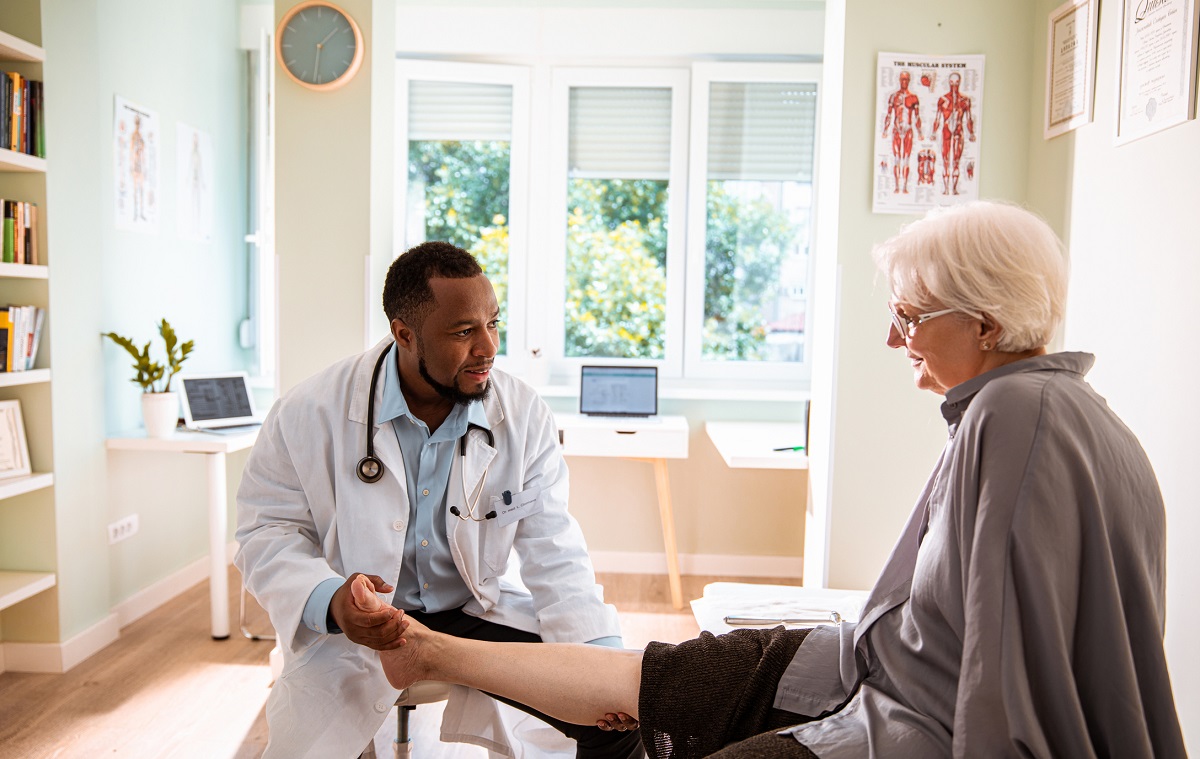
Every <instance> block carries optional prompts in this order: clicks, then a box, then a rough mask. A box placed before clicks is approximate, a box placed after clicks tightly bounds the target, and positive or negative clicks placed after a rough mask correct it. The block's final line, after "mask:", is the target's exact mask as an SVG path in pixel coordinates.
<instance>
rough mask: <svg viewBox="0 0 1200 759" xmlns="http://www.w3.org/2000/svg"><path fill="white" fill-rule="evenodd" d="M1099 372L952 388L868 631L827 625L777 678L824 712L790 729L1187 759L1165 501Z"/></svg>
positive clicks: (831, 748)
mask: <svg viewBox="0 0 1200 759" xmlns="http://www.w3.org/2000/svg"><path fill="white" fill-rule="evenodd" d="M1093 362H1094V358H1093V357H1092V356H1091V355H1089V354H1083V353H1060V354H1053V355H1049V356H1039V357H1034V358H1030V359H1025V360H1021V361H1017V362H1015V363H1012V364H1009V365H1007V366H1003V367H1001V368H999V369H995V370H993V371H990V372H987V373H986V374H982V375H980V376H978V377H975V378H974V379H971V380H969V381H967V382H964V383H963V384H961V385H958V386H957V387H954V388H952V389H951V390H950V391H948V392H947V393H946V400H945V403H943V404H942V415H943V416H944V417H945V418H946V421H947V423H948V424H949V432H950V438H949V440H948V441H947V443H946V448H945V450H944V451H943V452H942V455H941V458H940V459H939V460H938V463H937V466H936V467H935V468H934V471H933V474H932V476H931V477H930V478H929V481H928V483H927V484H926V486H925V489H924V491H923V492H922V494H921V497H920V498H919V499H918V501H917V504H916V507H915V509H914V510H913V513H912V516H911V517H910V518H909V520H908V524H907V525H906V526H905V528H904V532H903V533H902V534H901V536H900V540H899V542H898V543H897V544H896V547H895V548H894V549H893V550H892V554H891V556H890V557H889V558H888V561H887V563H886V564H885V565H884V569H883V572H882V574H881V575H880V577H879V580H878V582H877V583H876V585H875V588H874V589H873V590H872V591H871V594H870V597H869V598H868V600H867V603H866V606H865V608H864V610H863V616H862V619H861V621H860V622H859V623H858V624H857V625H856V626H855V625H851V624H847V623H843V624H842V625H840V626H838V627H821V628H817V630H816V631H814V632H813V633H812V634H810V635H809V636H808V637H807V638H806V639H805V641H804V644H803V645H802V646H801V647H800V649H799V651H798V652H797V653H796V656H795V658H794V659H793V661H792V663H791V664H790V665H789V667H788V670H787V672H786V673H785V675H784V677H783V678H782V680H781V681H780V685H779V690H778V692H777V694H776V701H775V706H776V707H777V708H780V709H785V710H787V711H791V712H796V713H799V714H805V715H808V716H814V717H816V716H820V715H823V714H828V715H829V716H826V717H824V718H823V719H820V720H818V721H815V722H811V723H808V724H805V725H801V726H798V727H796V728H792V729H791V730H789V731H788V732H790V733H792V734H793V735H794V736H795V737H796V738H797V739H798V740H799V741H800V742H801V743H803V744H804V745H805V746H807V747H808V748H809V749H811V750H812V751H813V752H814V753H815V754H817V755H818V756H820V757H821V759H842V757H847V758H849V757H853V758H854V759H859V758H860V757H887V758H888V759H895V758H896V757H935V756H951V755H953V756H956V757H972V758H974V757H993V756H995V757H1007V756H1033V757H1072V759H1080V758H1083V757H1103V756H1108V757H1123V758H1125V759H1129V758H1132V757H1160V758H1161V757H1184V756H1186V753H1185V751H1184V747H1183V737H1182V734H1181V733H1180V729H1179V721H1178V717H1177V715H1176V711H1175V704H1174V699H1173V697H1172V694H1171V683H1170V679H1169V677H1168V674H1167V663H1166V657H1165V654H1164V652H1163V645H1162V637H1163V625H1164V603H1163V598H1164V584H1165V583H1164V573H1165V554H1166V551H1165V543H1166V534H1165V533H1166V524H1165V516H1164V512H1163V502H1162V496H1161V494H1160V492H1159V488H1158V482H1157V480H1156V479H1155V476H1154V472H1153V470H1152V469H1151V467H1150V462H1149V461H1148V460H1147V458H1146V454H1145V452H1144V451H1143V450H1142V447H1141V445H1140V444H1139V443H1138V441H1137V439H1136V438H1135V437H1134V436H1133V433H1132V432H1130V431H1129V429H1128V428H1127V427H1125V425H1124V424H1122V422H1121V420H1120V419H1118V418H1117V416H1116V415H1115V414H1114V413H1113V412H1112V410H1111V409H1109V407H1108V405H1107V403H1106V402H1105V401H1104V399H1103V398H1101V397H1100V396H1099V395H1097V394H1096V393H1095V392H1094V391H1093V390H1092V388H1091V387H1090V386H1089V385H1088V384H1087V383H1086V382H1085V381H1084V379H1083V377H1084V374H1085V373H1086V372H1087V371H1088V370H1089V369H1090V368H1091V366H1092V364H1093ZM839 707H840V708H839ZM830 712H835V713H833V714H829V713H830Z"/></svg>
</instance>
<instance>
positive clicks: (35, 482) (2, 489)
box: [0, 472, 54, 500]
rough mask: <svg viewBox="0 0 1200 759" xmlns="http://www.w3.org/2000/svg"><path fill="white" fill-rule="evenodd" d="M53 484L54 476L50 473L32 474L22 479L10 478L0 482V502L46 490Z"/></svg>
mask: <svg viewBox="0 0 1200 759" xmlns="http://www.w3.org/2000/svg"><path fill="white" fill-rule="evenodd" d="M53 484H54V475H53V474H51V473H50V472H34V473H33V474H27V475H25V476H23V477H11V478H9V479H6V480H0V500H4V499H5V498H12V497H13V496H15V495H21V494H22V493H30V492H33V491H34V490H41V489H42V488H48V487H50V486H51V485H53Z"/></svg>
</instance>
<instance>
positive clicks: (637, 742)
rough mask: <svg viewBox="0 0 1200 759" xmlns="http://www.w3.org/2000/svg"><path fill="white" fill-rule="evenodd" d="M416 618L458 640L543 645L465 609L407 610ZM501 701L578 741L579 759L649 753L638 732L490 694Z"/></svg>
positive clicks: (631, 758) (635, 757) (635, 758)
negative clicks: (574, 720)
mask: <svg viewBox="0 0 1200 759" xmlns="http://www.w3.org/2000/svg"><path fill="white" fill-rule="evenodd" d="M405 614H408V615H409V616H411V617H412V618H413V619H415V620H417V621H419V622H420V623H422V624H423V625H425V626H426V627H428V628H429V629H431V630H436V631H437V632H440V633H445V634H447V635H453V636H454V637H456V638H468V639H471V640H486V641H492V642H503V643H541V642H542V639H541V637H539V636H537V635H534V634H533V633H528V632H525V631H524V630H516V629H514V628H511V627H505V626H504V625H498V624H496V623H494V622H487V621H484V620H482V619H478V618H477V617H472V616H470V615H469V614H465V613H464V612H463V611H462V610H461V609H451V610H449V611H439V612H435V613H433V614H427V613H425V612H420V611H406V612H405ZM488 695H489V696H491V697H492V698H494V699H496V700H497V701H503V702H504V703H506V704H508V705H510V706H513V707H515V708H517V709H520V710H521V711H523V712H525V713H526V714H532V715H533V716H534V717H537V718H538V719H540V720H542V721H543V722H545V723H546V724H548V725H550V726H551V727H553V728H554V729H555V730H557V731H559V732H560V733H562V734H563V735H565V736H567V737H568V738H571V739H573V740H575V742H576V744H577V748H576V751H575V756H576V757H578V759H641V757H645V755H646V753H645V751H644V750H643V749H642V739H641V736H640V733H639V732H638V731H636V730H634V731H631V732H624V733H622V732H617V731H615V730H613V731H611V732H609V731H605V730H601V729H600V728H598V727H596V726H594V725H573V724H571V723H570V722H563V721H561V720H557V719H554V718H553V717H549V716H547V715H545V714H542V713H541V712H539V711H537V710H536V709H532V708H530V707H528V706H525V705H524V704H519V703H517V702H515V701H510V700H508V699H507V698H501V697H500V696H496V695H493V694H491V693H489V694H488Z"/></svg>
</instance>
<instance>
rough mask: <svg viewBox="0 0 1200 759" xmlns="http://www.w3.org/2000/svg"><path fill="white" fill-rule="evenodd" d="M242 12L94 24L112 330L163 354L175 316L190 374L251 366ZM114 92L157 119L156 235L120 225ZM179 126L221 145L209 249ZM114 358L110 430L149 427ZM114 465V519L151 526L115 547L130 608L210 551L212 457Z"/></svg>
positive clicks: (120, 589) (108, 353)
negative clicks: (183, 228) (180, 151)
mask: <svg viewBox="0 0 1200 759" xmlns="http://www.w3.org/2000/svg"><path fill="white" fill-rule="evenodd" d="M240 5H241V3H239V2H237V0H219V1H218V2H213V1H212V0H187V2H172V3H147V2H144V0H102V1H101V3H100V7H101V9H102V12H101V13H100V14H99V16H100V18H99V21H98V24H97V26H96V28H95V33H96V34H97V40H98V42H97V54H98V55H99V60H101V61H103V63H102V65H101V66H100V69H99V73H98V82H97V85H98V86H97V93H96V95H95V97H96V99H97V101H98V102H97V108H98V114H97V115H98V118H97V119H96V120H95V121H94V122H93V124H92V128H93V129H94V130H95V131H96V132H98V133H99V134H100V135H101V139H100V145H101V148H102V152H101V156H102V158H101V162H100V169H101V171H100V173H99V175H98V176H96V177H95V178H94V187H95V189H96V196H95V197H96V198H97V199H98V202H99V206H100V212H99V221H100V229H101V230H102V234H101V235H100V244H99V254H100V257H101V260H102V266H103V270H102V279H101V282H102V291H103V293H104V302H103V307H102V328H103V330H112V331H115V332H118V333H120V334H125V335H132V336H136V338H137V340H136V341H138V342H145V341H147V340H151V339H153V345H152V351H158V355H159V356H161V355H162V353H161V350H162V340H161V338H160V337H159V336H158V334H157V329H156V325H157V323H158V321H159V320H160V319H162V318H166V319H167V320H168V321H170V322H171V325H172V326H173V327H174V328H175V330H176V332H177V333H178V335H179V337H180V339H181V340H194V341H195V343H196V348H195V350H194V351H193V353H192V355H191V357H190V358H189V359H188V362H187V363H186V364H185V368H186V369H187V370H189V371H224V370H230V369H246V368H248V367H249V363H250V356H249V354H248V352H247V351H244V350H243V349H242V348H241V347H240V346H239V344H238V324H239V322H240V321H241V320H242V319H244V318H246V317H247V316H248V312H247V295H246V286H247V285H246V283H247V277H248V273H247V271H248V269H247V267H248V252H247V246H246V244H245V243H244V242H243V236H244V235H245V234H246V232H247V196H246V166H247V155H248V151H247V136H246V134H247V123H248V110H247V102H246V101H247V94H246V93H247V86H248V85H247V66H248V64H247V60H246V52H245V51H243V50H240V49H238V42H239V19H240ZM51 54H53V52H52V51H51ZM114 95H119V96H121V97H122V98H125V99H127V100H130V101H133V102H134V103H137V104H139V105H141V106H144V107H146V108H149V109H151V110H154V111H157V113H158V117H159V134H160V138H161V141H162V150H161V153H160V163H159V167H160V192H161V205H160V208H159V228H158V231H157V233H154V234H143V233H138V232H129V231H119V230H117V229H115V225H114V223H113V211H112V208H113V168H112V167H113V152H112V151H113V144H112V138H111V135H112V129H113V123H112V122H113V109H114V105H113V97H114ZM178 123H183V124H186V125H188V126H190V127H192V128H194V129H198V130H200V131H203V132H206V133H208V134H209V135H210V136H211V138H212V143H213V158H214V167H213V176H212V177H210V178H209V181H210V182H212V183H213V187H214V202H215V205H214V214H213V217H214V229H213V237H212V240H211V241H210V242H199V241H187V240H184V239H182V238H181V236H180V234H179V231H178V227H177V223H176V217H177V201H178V198H177V195H178V193H177V188H176V182H177V177H178V172H179V171H180V170H181V169H180V167H178V166H177V165H176V156H175V151H176V129H177V124H178ZM101 355H102V357H103V360H104V368H105V372H104V378H105V381H104V388H105V408H106V409H107V417H106V429H107V430H108V431H110V432H112V431H118V430H125V429H130V428H137V427H139V426H140V425H141V406H140V397H139V389H138V388H137V386H135V385H133V384H132V383H130V382H129V379H130V377H131V371H130V369H129V359H128V356H127V354H125V353H124V352H123V351H121V350H120V349H119V348H117V346H115V345H113V344H111V343H109V342H107V341H106V342H105V343H104V344H103V346H102V349H101ZM244 460H245V454H244V453H243V454H235V455H233V456H230V457H229V464H228V470H229V472H228V473H229V478H230V482H231V483H233V484H236V483H237V481H238V479H237V477H238V476H239V475H240V472H241V464H242V462H244ZM108 464H109V478H110V479H109V487H108V493H107V495H108V498H107V502H108V511H107V515H106V520H105V521H106V523H107V522H110V521H114V520H116V519H119V518H121V517H124V516H126V515H127V514H130V513H135V512H136V513H137V514H138V515H139V521H140V531H139V532H138V534H137V535H135V536H134V537H132V538H129V539H128V540H125V541H123V542H121V543H119V544H117V545H114V546H111V547H109V546H105V548H106V549H107V552H108V556H109V558H110V562H111V576H110V579H109V589H108V598H109V600H110V602H111V603H112V604H117V603H119V602H121V601H123V600H125V599H127V598H129V597H130V596H132V595H133V594H134V593H136V592H138V591H140V590H142V589H144V588H146V587H148V586H149V585H151V584H153V583H154V582H156V581H158V580H161V579H162V578H164V577H167V576H169V575H171V574H172V573H174V572H176V571H178V570H180V569H182V568H183V567H185V566H187V565H188V564H190V563H192V562H194V561H196V560H198V559H201V558H202V557H204V556H206V555H207V553H208V529H207V517H206V514H207V511H206V505H205V501H204V468H203V462H202V460H201V457H198V456H197V457H179V456H163V455H161V454H159V455H146V456H142V457H139V456H137V455H135V454H126V453H119V454H116V453H114V454H109V456H108ZM232 487H233V485H231V489H232ZM230 503H232V499H231V501H230ZM230 513H231V514H232V508H231V510H230ZM231 534H232V533H231Z"/></svg>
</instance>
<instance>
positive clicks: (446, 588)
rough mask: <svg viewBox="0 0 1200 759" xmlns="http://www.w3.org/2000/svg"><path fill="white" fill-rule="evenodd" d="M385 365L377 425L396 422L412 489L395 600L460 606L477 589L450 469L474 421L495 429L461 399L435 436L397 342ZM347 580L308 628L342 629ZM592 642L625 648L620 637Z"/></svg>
mask: <svg viewBox="0 0 1200 759" xmlns="http://www.w3.org/2000/svg"><path fill="white" fill-rule="evenodd" d="M384 367H385V368H384V376H383V398H382V400H381V402H380V405H379V411H378V414H377V420H378V421H377V423H379V424H382V423H383V422H388V421H390V422H392V428H393V429H394V430H395V431H396V441H397V442H398V443H399V444H400V451H401V454H402V455H403V457H404V470H405V471H404V474H405V479H406V480H407V484H408V495H409V512H408V513H409V522H408V530H407V531H406V532H405V535H404V556H403V560H402V561H401V564H400V577H399V578H398V579H397V581H396V593H395V596H393V598H392V605H393V606H395V607H396V608H397V609H404V610H405V611H422V612H429V613H434V612H439V611H446V610H448V609H458V608H461V607H462V606H463V604H465V603H466V602H467V601H468V600H470V598H471V591H470V589H469V588H468V587H467V586H466V584H465V583H464V582H463V579H462V575H460V574H459V573H458V568H457V567H456V566H454V559H453V557H452V555H451V554H450V538H449V536H448V535H447V534H446V528H445V525H446V495H447V489H448V488H450V487H454V486H455V484H458V483H457V481H456V482H455V483H451V482H450V468H451V465H452V464H453V462H454V456H455V455H457V453H458V440H459V438H460V437H462V436H463V435H464V434H466V431H467V427H468V425H470V424H476V425H478V426H480V427H484V428H490V425H489V424H488V420H487V416H486V414H485V413H484V410H483V404H482V403H470V404H467V405H465V406H463V405H461V404H456V405H455V406H454V408H453V409H452V410H451V411H450V415H449V416H448V417H446V420H445V421H444V422H442V424H441V426H439V427H438V428H437V430H435V431H434V432H433V434H432V435H431V434H430V433H429V426H428V425H426V424H425V422H423V421H421V420H420V419H418V418H416V417H415V416H413V415H412V413H411V411H410V410H409V408H408V402H407V401H406V400H405V398H404V392H403V391H402V390H401V388H400V375H399V372H398V370H397V367H396V347H395V346H392V348H391V349H390V350H389V351H388V358H387V360H385V361H384ZM475 434H476V435H482V434H483V433H481V432H476V433H475ZM467 497H468V498H469V497H470V494H468V495H467ZM480 516H482V515H480ZM342 583H343V581H342V580H339V579H336V578H334V579H329V580H326V581H325V582H323V583H321V584H320V585H318V586H317V588H316V590H314V591H313V592H312V595H310V596H309V599H308V603H306V604H305V607H304V624H305V626H307V627H308V628H309V629H311V630H313V631H315V632H319V633H326V632H330V633H336V632H340V630H338V629H337V627H336V626H335V625H334V622H333V619H332V618H331V617H330V615H329V603H330V601H331V600H332V598H333V594H334V592H336V591H337V589H338V588H339V587H341V585H342ZM589 642H591V643H594V644H597V645H603V646H610V647H614V648H620V647H622V640H621V638H620V637H619V636H609V637H604V638H598V639H596V640H594V641H589Z"/></svg>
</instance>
